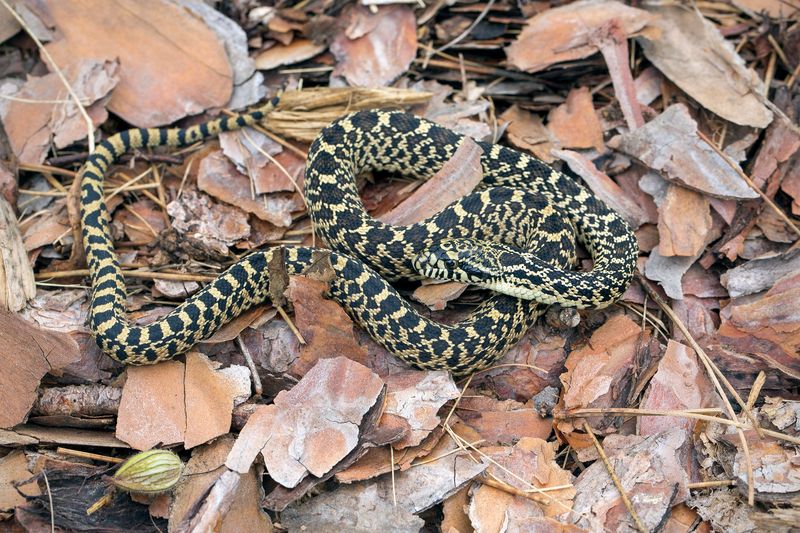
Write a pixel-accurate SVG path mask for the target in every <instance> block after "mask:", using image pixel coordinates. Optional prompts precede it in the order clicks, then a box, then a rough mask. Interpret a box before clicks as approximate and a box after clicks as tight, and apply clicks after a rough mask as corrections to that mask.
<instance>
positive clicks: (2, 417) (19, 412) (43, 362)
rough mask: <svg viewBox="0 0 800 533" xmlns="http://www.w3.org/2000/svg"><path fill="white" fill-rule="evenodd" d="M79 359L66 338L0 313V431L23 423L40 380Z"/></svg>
mask: <svg viewBox="0 0 800 533" xmlns="http://www.w3.org/2000/svg"><path fill="white" fill-rule="evenodd" d="M79 359H80V350H79V348H78V344H77V343H76V342H75V341H74V340H73V339H72V337H70V336H69V335H65V334H63V333H56V332H54V331H48V330H45V329H40V328H38V327H36V326H35V325H33V324H31V323H30V322H28V321H27V320H24V319H23V318H20V316H19V315H16V314H12V313H9V312H7V311H2V310H0V405H2V406H3V408H2V409H0V428H10V427H13V426H15V425H17V424H21V423H22V422H24V421H25V418H26V417H27V415H28V411H29V410H30V408H31V407H32V406H33V403H34V402H35V401H36V398H37V392H36V391H37V388H38V387H39V381H40V380H41V379H42V377H43V376H44V375H45V374H47V373H48V372H53V371H55V370H57V369H60V368H62V367H64V366H67V365H68V364H70V363H74V362H76V361H78V360H79Z"/></svg>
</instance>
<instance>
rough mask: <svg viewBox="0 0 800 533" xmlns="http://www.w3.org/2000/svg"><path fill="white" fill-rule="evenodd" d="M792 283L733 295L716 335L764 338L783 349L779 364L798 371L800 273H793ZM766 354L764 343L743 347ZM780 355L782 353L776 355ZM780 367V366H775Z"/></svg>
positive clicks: (799, 368) (724, 310) (721, 315)
mask: <svg viewBox="0 0 800 533" xmlns="http://www.w3.org/2000/svg"><path fill="white" fill-rule="evenodd" d="M792 277H793V278H794V279H795V280H797V281H796V282H795V283H794V284H791V283H788V284H786V285H785V286H784V285H775V286H774V287H773V288H772V289H770V290H769V291H767V292H766V293H763V294H759V295H757V296H744V297H740V298H735V299H734V300H733V301H732V302H731V303H730V304H729V305H727V306H726V307H725V308H724V309H722V311H721V312H720V317H721V318H722V325H721V326H720V328H719V334H720V335H722V336H727V337H740V336H742V334H747V336H750V337H753V338H755V339H759V340H761V341H767V343H768V344H767V346H769V344H771V345H772V346H773V347H775V348H777V349H778V350H779V352H783V357H781V361H780V363H781V364H782V365H786V367H788V368H789V369H790V371H792V372H794V373H800V358H798V354H800V276H798V275H797V274H794V275H792ZM743 351H745V352H750V351H755V352H756V353H758V355H761V356H766V355H767V354H766V353H763V352H768V351H769V350H768V349H767V347H766V346H760V347H758V348H756V347H755V346H754V347H753V348H750V349H749V350H748V349H745V350H743ZM775 355H779V356H780V355H781V354H775ZM776 366H778V367H780V366H781V365H776Z"/></svg>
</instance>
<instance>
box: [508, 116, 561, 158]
mask: <svg viewBox="0 0 800 533" xmlns="http://www.w3.org/2000/svg"><path fill="white" fill-rule="evenodd" d="M500 118H501V119H502V120H503V121H505V123H506V124H507V128H506V133H507V134H508V140H509V142H510V143H511V144H512V145H514V146H516V147H517V148H519V149H521V150H525V151H528V152H530V153H532V154H533V155H534V156H536V157H537V158H539V159H541V160H542V161H544V162H546V163H552V162H553V161H554V160H555V158H554V157H553V155H552V153H551V152H552V149H553V148H554V147H555V146H556V143H557V140H556V139H555V138H553V134H552V133H550V130H548V129H547V128H546V127H545V126H544V123H543V122H542V119H541V117H539V115H534V114H533V113H530V112H528V111H525V110H524V109H521V108H520V107H518V106H517V105H512V106H511V107H509V108H508V109H506V110H505V111H504V112H503V114H502V115H500Z"/></svg>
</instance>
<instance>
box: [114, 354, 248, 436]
mask: <svg viewBox="0 0 800 533" xmlns="http://www.w3.org/2000/svg"><path fill="white" fill-rule="evenodd" d="M127 372H128V379H127V380H126V382H125V386H124V388H123V390H122V400H121V402H120V407H119V415H118V419H117V432H116V435H117V438H119V439H120V440H122V441H124V442H127V443H128V444H130V446H131V447H132V448H135V449H138V450H147V449H150V448H152V447H153V446H155V445H157V444H162V445H170V444H177V443H184V446H185V447H186V448H191V447H193V446H197V445H198V444H202V443H204V442H207V441H208V440H211V439H213V438H214V437H218V436H219V435H223V434H225V433H227V432H228V431H229V430H230V426H231V412H232V410H233V404H234V400H235V399H236V398H237V397H241V396H245V397H247V396H248V395H249V390H250V383H249V372H248V371H247V369H246V368H242V367H238V369H237V367H229V368H227V369H225V370H216V369H215V368H214V365H212V363H211V362H210V361H209V360H208V358H207V357H206V356H204V355H202V354H200V353H197V352H194V353H190V354H188V355H187V356H186V364H185V365H184V364H183V363H181V362H179V361H165V362H163V363H161V364H159V365H157V366H143V367H129V368H128V370H127ZM237 374H238V376H237Z"/></svg>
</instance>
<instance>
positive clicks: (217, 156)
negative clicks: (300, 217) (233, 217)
mask: <svg viewBox="0 0 800 533" xmlns="http://www.w3.org/2000/svg"><path fill="white" fill-rule="evenodd" d="M251 185H252V184H251V182H250V180H249V179H248V177H247V176H245V175H244V174H242V173H240V172H239V171H238V170H236V167H235V166H234V164H233V163H231V162H230V161H228V160H227V159H226V158H225V156H223V155H222V152H214V153H212V154H211V155H209V156H207V157H204V158H203V161H201V162H200V168H199V170H198V174H197V187H198V188H199V189H200V190H202V191H204V192H206V193H208V194H209V195H211V196H213V197H215V198H218V199H220V200H222V201H223V202H225V203H228V204H231V205H235V206H237V207H238V208H239V209H241V210H244V211H246V212H248V213H253V214H254V215H255V216H257V217H258V218H260V219H261V220H266V221H267V222H270V223H272V224H275V225H276V226H280V227H289V226H290V225H291V224H292V213H294V212H297V211H300V210H302V209H303V208H304V207H305V204H304V203H303V201H302V199H301V198H299V197H298V196H295V195H291V194H289V195H287V194H271V195H269V196H266V197H263V196H262V197H260V198H256V197H254V195H253V192H252V191H251Z"/></svg>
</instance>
